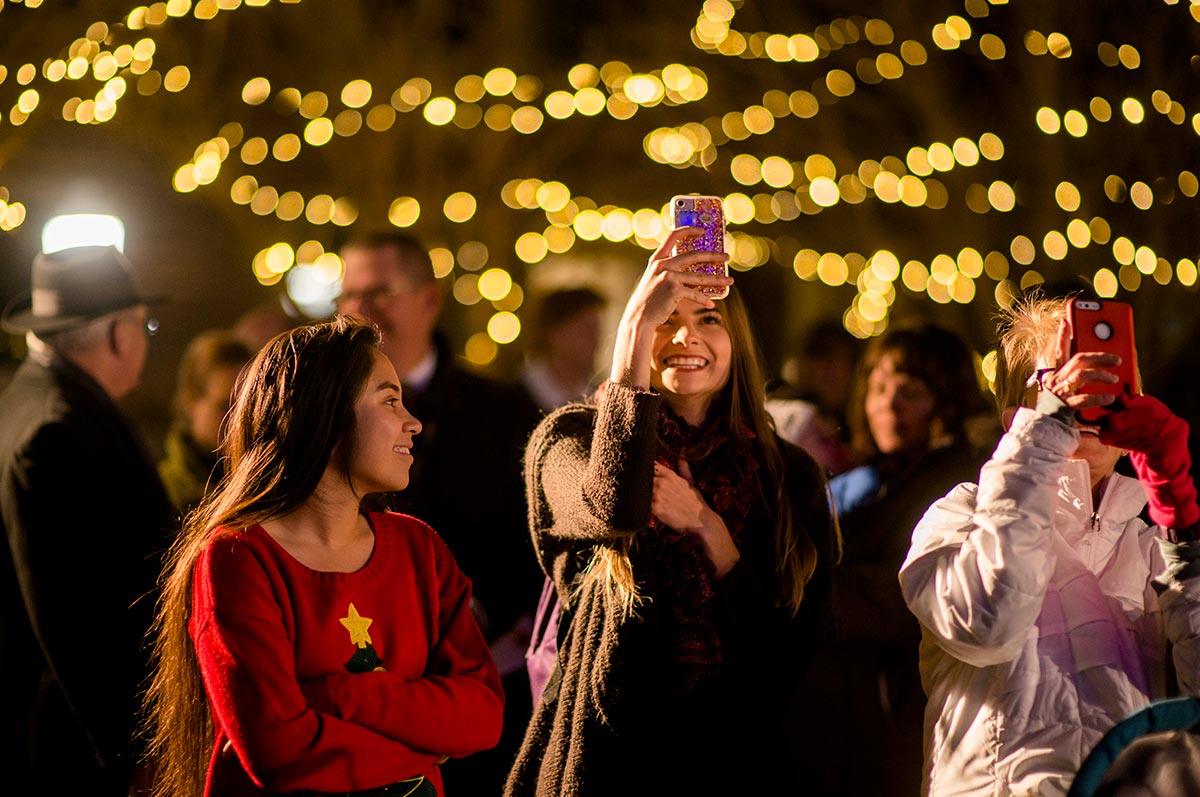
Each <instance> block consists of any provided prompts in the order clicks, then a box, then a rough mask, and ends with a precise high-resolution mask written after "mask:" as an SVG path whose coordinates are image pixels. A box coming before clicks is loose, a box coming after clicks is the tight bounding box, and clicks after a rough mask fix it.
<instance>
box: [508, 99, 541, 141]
mask: <svg viewBox="0 0 1200 797" xmlns="http://www.w3.org/2000/svg"><path fill="white" fill-rule="evenodd" d="M543 121H544V117H543V116H542V112H541V110H539V109H538V108H537V107H536V106H534V105H522V106H521V107H520V108H518V109H517V110H515V111H513V115H512V126H513V130H516V131H517V132H518V133H525V134H527V135H528V134H529V133H536V132H537V131H538V129H539V128H541V126H542V122H543Z"/></svg>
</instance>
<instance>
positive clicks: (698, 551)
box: [650, 406, 762, 692]
mask: <svg viewBox="0 0 1200 797" xmlns="http://www.w3.org/2000/svg"><path fill="white" fill-rule="evenodd" d="M743 435H744V437H745V439H753V438H754V433H753V432H751V431H750V430H749V429H745V430H743ZM658 437H659V452H658V457H657V459H658V461H659V462H661V463H662V464H663V465H665V466H666V467H668V468H670V469H671V470H672V471H675V472H678V470H679V460H680V459H681V458H682V459H684V460H686V461H687V463H688V467H689V469H690V470H691V473H692V478H693V479H694V482H693V486H695V487H696V489H697V490H699V491H700V494H701V495H702V496H704V500H705V501H706V502H707V503H708V505H709V506H710V507H711V508H712V509H713V511H714V512H716V513H717V514H718V515H720V516H721V519H722V520H723V521H725V526H726V527H727V528H728V529H729V534H730V536H732V537H733V542H734V544H737V545H740V543H741V533H742V527H743V525H744V523H745V520H746V517H747V516H748V515H749V514H750V512H751V510H752V509H753V507H754V506H755V504H756V502H757V501H758V500H759V498H760V497H761V495H762V490H761V487H760V485H759V481H758V474H757V472H758V462H757V461H756V460H755V458H754V456H753V454H752V453H751V451H750V449H749V448H748V447H747V446H745V444H743V443H740V442H739V441H738V440H736V439H734V437H733V436H732V435H731V434H730V432H729V421H728V419H727V418H724V417H718V418H715V419H712V420H710V421H708V422H706V423H704V424H702V425H701V426H699V427H696V426H689V425H688V424H687V422H686V421H684V420H683V419H682V418H680V417H679V416H678V415H676V414H675V413H673V412H671V410H669V409H667V408H666V407H665V406H664V407H663V409H662V411H661V412H660V413H659V422H658ZM650 528H651V529H653V530H654V531H656V532H657V539H656V542H661V544H653V545H652V547H653V550H654V556H655V558H656V560H657V563H658V571H659V573H660V581H661V584H662V593H663V598H664V599H665V603H666V606H664V607H663V609H662V622H663V624H664V626H665V629H664V630H665V631H666V638H667V639H668V640H670V644H669V651H670V652H669V657H670V660H671V664H672V667H673V669H674V670H675V671H676V672H675V674H676V676H677V677H676V678H674V679H672V681H673V684H674V686H675V688H676V689H677V690H678V691H679V692H686V691H689V690H691V689H694V688H695V687H696V686H697V685H699V684H700V683H701V682H702V681H704V680H706V679H707V678H710V677H712V676H714V675H716V674H717V673H718V672H719V671H720V667H721V661H722V656H721V640H720V637H719V636H718V635H717V629H716V623H715V619H714V611H715V609H714V605H713V604H714V599H715V597H716V592H715V584H716V567H715V566H714V565H713V563H712V562H711V561H710V560H709V559H708V557H707V556H706V555H705V553H704V547H703V545H702V544H701V542H700V538H699V537H698V536H697V535H695V534H688V533H684V532H678V531H675V530H673V529H670V528H667V527H666V526H665V525H663V524H662V523H660V522H659V521H658V520H657V519H656V518H651V521H650Z"/></svg>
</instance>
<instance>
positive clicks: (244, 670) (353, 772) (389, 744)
mask: <svg viewBox="0 0 1200 797" xmlns="http://www.w3.org/2000/svg"><path fill="white" fill-rule="evenodd" d="M281 589H284V586H283V584H282V583H280V581H279V580H278V579H273V578H272V576H271V568H270V567H268V566H267V565H265V564H264V563H263V562H261V561H259V560H258V558H257V557H256V556H255V554H254V553H253V552H252V551H251V550H250V549H249V546H247V545H245V544H241V543H239V542H238V541H236V540H220V541H217V542H214V543H212V544H211V545H210V546H209V548H208V549H207V550H206V552H205V553H204V555H203V556H202V557H201V558H200V560H199V561H198V563H197V565H196V572H195V577H194V585H193V600H192V607H193V608H192V627H193V639H194V641H195V645H196V654H197V658H198V660H199V663H200V672H201V675H202V676H203V679H204V687H205V691H206V692H207V694H208V698H209V702H210V704H211V706H212V709H213V715H214V718H215V720H216V722H217V723H218V724H219V725H220V727H221V729H222V730H223V731H224V732H225V735H227V736H228V737H229V739H230V742H231V744H232V747H233V750H234V752H235V753H236V755H237V757H238V760H239V761H240V763H241V765H242V767H243V768H244V769H245V771H246V773H247V774H249V775H250V777H251V778H252V779H253V780H254V782H255V783H257V784H258V785H260V786H262V787H263V788H265V789H268V790H270V791H273V792H275V791H279V792H288V791H302V790H310V791H316V792H346V791H357V790H361V789H366V788H373V787H377V786H381V785H385V784H388V783H394V782H397V781H400V780H404V779H405V778H408V777H412V776H414V775H416V774H424V773H428V772H430V771H431V770H432V769H433V766H434V763H435V760H436V758H437V755H435V754H434V753H433V751H424V750H417V749H415V748H413V747H411V746H409V745H406V744H403V743H402V742H399V741H396V740H394V739H389V738H387V737H386V736H384V735H383V734H380V733H377V732H376V731H373V730H371V729H369V728H366V727H364V726H362V725H357V724H355V723H352V722H347V721H346V720H343V719H339V718H337V717H334V716H331V715H329V714H326V713H323V712H319V711H317V710H315V709H314V708H313V707H311V706H310V705H309V704H308V702H307V700H306V699H305V696H304V694H303V693H302V691H301V688H300V684H299V683H298V681H297V677H296V670H295V660H294V653H293V646H292V643H291V640H290V639H289V633H288V629H287V627H286V625H285V619H284V611H283V609H282V607H281V606H280V603H279V600H278V598H277V597H276V593H277V591H278V590H281Z"/></svg>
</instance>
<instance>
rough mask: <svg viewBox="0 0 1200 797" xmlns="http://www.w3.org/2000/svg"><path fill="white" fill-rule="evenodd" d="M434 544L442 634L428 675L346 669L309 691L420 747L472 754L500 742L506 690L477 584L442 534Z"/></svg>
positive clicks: (349, 716) (350, 716)
mask: <svg viewBox="0 0 1200 797" xmlns="http://www.w3.org/2000/svg"><path fill="white" fill-rule="evenodd" d="M430 534H431V536H432V532H430ZM433 543H434V557H435V572H436V579H437V581H436V583H435V584H431V585H430V589H433V590H436V591H437V596H436V605H437V607H438V638H437V641H436V642H435V644H434V649H433V651H432V652H431V655H430V664H429V669H428V671H427V672H426V674H425V676H424V677H422V678H418V679H415V680H405V679H404V678H401V677H399V676H397V675H395V674H393V673H390V672H364V673H358V674H355V673H350V672H346V671H340V672H338V673H335V674H333V675H330V676H326V677H325V678H322V679H318V681H317V682H314V683H310V684H306V685H305V691H306V693H308V692H309V690H310V689H315V690H320V691H322V692H324V694H323V695H320V696H319V697H317V698H316V700H315V702H317V703H318V704H320V703H328V704H330V705H331V706H333V707H334V708H333V712H334V713H335V714H336V715H337V716H339V717H341V718H342V719H344V720H346V721H348V722H352V723H354V724H356V725H362V726H365V727H367V728H370V729H372V730H374V731H377V732H378V733H381V734H383V735H385V736H387V737H389V738H391V739H395V740H397V741H399V742H402V743H404V744H406V745H409V746H411V747H413V748H414V749H418V750H427V751H431V752H434V753H437V754H439V755H448V756H456V757H457V756H465V755H468V754H470V753H475V752H478V751H480V750H486V749H488V748H490V747H494V746H495V744H496V743H497V742H498V741H499V739H500V726H501V722H502V719H503V714H504V694H503V691H502V690H501V687H500V676H499V675H498V674H497V672H496V667H495V665H494V664H493V663H492V658H491V655H490V654H489V653H488V647H487V643H486V642H485V641H484V639H483V634H482V633H481V632H480V630H479V626H478V625H477V624H476V622H475V618H474V615H472V613H471V609H470V602H471V584H470V582H469V581H468V580H467V578H466V577H465V576H464V575H463V574H462V572H461V571H459V569H458V566H457V565H456V564H455V562H454V557H453V556H452V555H451V553H450V551H449V550H448V549H447V548H446V546H445V544H443V543H442V542H441V541H440V540H438V539H437V538H436V537H434V538H433Z"/></svg>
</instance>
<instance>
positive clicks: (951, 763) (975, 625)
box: [900, 299, 1200, 797]
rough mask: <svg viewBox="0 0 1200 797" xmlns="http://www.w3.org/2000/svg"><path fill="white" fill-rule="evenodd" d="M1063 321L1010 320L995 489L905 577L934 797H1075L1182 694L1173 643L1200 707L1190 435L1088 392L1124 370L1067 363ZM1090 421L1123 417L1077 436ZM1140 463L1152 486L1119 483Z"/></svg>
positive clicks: (992, 472)
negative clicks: (1116, 733) (1083, 779)
mask: <svg viewBox="0 0 1200 797" xmlns="http://www.w3.org/2000/svg"><path fill="white" fill-rule="evenodd" d="M1064 317H1065V306H1064V304H1063V303H1062V302H1061V301H1050V300H1045V299H1034V300H1031V301H1027V302H1025V303H1022V304H1020V305H1018V306H1017V307H1016V308H1014V310H1013V311H1012V312H1011V314H1010V317H1009V318H1008V319H1007V320H1006V324H1005V326H1004V328H1003V329H1002V333H1001V339H1000V346H999V352H998V353H999V355H1000V364H999V366H998V369H997V370H998V374H997V384H996V387H997V391H996V392H997V398H998V401H999V402H1000V406H1001V407H1003V408H1005V409H1004V423H1005V428H1006V429H1007V432H1006V433H1005V435H1004V437H1003V438H1002V439H1001V441H1000V443H999V445H998V446H997V448H996V451H995V453H994V454H993V455H992V457H991V459H990V460H988V462H987V463H986V464H985V465H984V467H983V469H982V471H981V472H980V474H979V484H978V485H975V484H961V485H959V486H958V487H956V488H955V489H954V490H952V491H951V492H950V494H949V495H947V496H946V497H945V498H943V499H942V500H941V501H939V502H937V503H936V504H934V505H933V506H932V507H930V509H929V511H928V512H927V513H926V514H925V516H924V518H923V519H922V520H921V522H920V523H919V524H918V526H917V528H916V530H915V531H914V532H913V540H912V547H911V549H910V550H909V553H908V557H907V559H906V560H905V563H904V565H903V567H902V568H901V570H900V583H901V588H902V590H903V592H904V598H905V601H906V602H907V603H908V606H909V608H910V609H911V610H912V612H913V613H914V614H915V615H916V616H917V619H918V620H919V621H920V623H921V626H922V642H921V678H922V683H923V686H924V688H925V692H926V694H927V695H928V696H929V702H928V707H927V709H926V712H925V758H926V764H925V775H924V783H923V787H922V788H923V793H925V794H927V795H933V796H934V797H944V796H946V795H956V797H958V796H960V795H972V796H973V795H979V797H983V796H984V795H987V797H1000V795H1015V796H1016V797H1026V796H1027V795H1037V796H1038V797H1048V796H1049V795H1063V794H1065V793H1066V791H1067V789H1068V788H1069V787H1070V785H1071V780H1072V778H1073V777H1074V774H1075V772H1076V771H1077V770H1078V768H1079V765H1080V763H1081V762H1082V761H1083V759H1084V757H1085V756H1086V755H1087V754H1088V752H1089V751H1090V750H1091V749H1092V747H1093V746H1094V745H1095V744H1096V742H1097V741H1099V739H1100V737H1101V736H1102V735H1103V734H1104V732H1105V731H1107V730H1108V729H1109V728H1111V727H1112V726H1113V725H1115V724H1116V723H1117V722H1118V721H1120V720H1121V719H1123V718H1124V717H1125V716H1126V715H1128V714H1129V713H1131V712H1133V711H1135V710H1137V709H1139V708H1142V707H1143V706H1145V705H1146V704H1147V703H1148V702H1149V701H1150V700H1152V699H1155V698H1159V697H1163V696H1164V695H1165V694H1166V692H1167V683H1166V679H1167V673H1168V667H1167V662H1166V655H1167V641H1168V640H1169V641H1170V642H1171V643H1173V645H1174V648H1173V654H1174V662H1173V663H1174V672H1175V675H1176V677H1177V678H1178V685H1179V688H1180V689H1181V690H1182V691H1183V692H1185V693H1190V694H1197V693H1198V691H1200V542H1197V541H1196V540H1197V538H1198V536H1200V522H1198V521H1200V509H1198V508H1197V504H1196V490H1195V487H1194V485H1193V482H1192V478H1191V475H1190V470H1191V459H1190V457H1189V456H1188V451H1187V434H1188V430H1187V424H1186V423H1184V422H1183V421H1182V420H1181V419H1179V418H1178V417H1177V416H1175V415H1173V414H1171V412H1170V410H1168V409H1167V408H1166V407H1165V406H1164V405H1163V404H1162V403H1161V402H1159V401H1157V400H1156V399H1153V398H1150V397H1149V396H1119V397H1118V396H1114V395H1112V394H1093V393H1081V392H1079V391H1080V389H1081V388H1082V387H1083V386H1084V385H1086V384H1088V383H1108V382H1114V381H1116V376H1115V375H1113V374H1112V373H1111V372H1109V371H1107V370H1104V369H1105V368H1110V367H1112V366H1114V365H1116V364H1117V363H1118V362H1119V358H1117V357H1116V356H1115V355H1109V354H1100V353H1087V352H1083V353H1079V354H1076V355H1074V356H1072V357H1067V356H1066V354H1065V352H1066V351H1067V348H1068V340H1067V333H1066V331H1065V330H1066V327H1065V325H1064V323H1063V319H1064ZM1091 406H1106V407H1107V409H1109V410H1110V411H1111V412H1110V413H1109V414H1108V415H1107V416H1106V419H1105V420H1104V421H1103V422H1102V423H1101V425H1100V426H1092V427H1089V426H1084V425H1080V424H1079V423H1077V422H1076V419H1075V410H1077V409H1082V408H1085V407H1091ZM1126 451H1128V452H1129V454H1130V460H1131V463H1132V465H1133V467H1134V470H1135V471H1136V472H1137V474H1138V479H1137V480H1134V479H1131V478H1128V477H1125V476H1122V475H1120V474H1116V473H1114V467H1115V465H1116V462H1117V460H1118V459H1119V458H1120V456H1121V455H1122V454H1124V453H1125V452H1126ZM1139 482H1140V484H1139ZM1147 500H1148V501H1149V506H1148V507H1147ZM1147 508H1148V514H1149V518H1150V520H1151V521H1152V522H1153V525H1148V524H1147V522H1146V521H1145V520H1143V519H1142V517H1143V516H1145V514H1146V511H1145V510H1146V509H1147Z"/></svg>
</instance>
